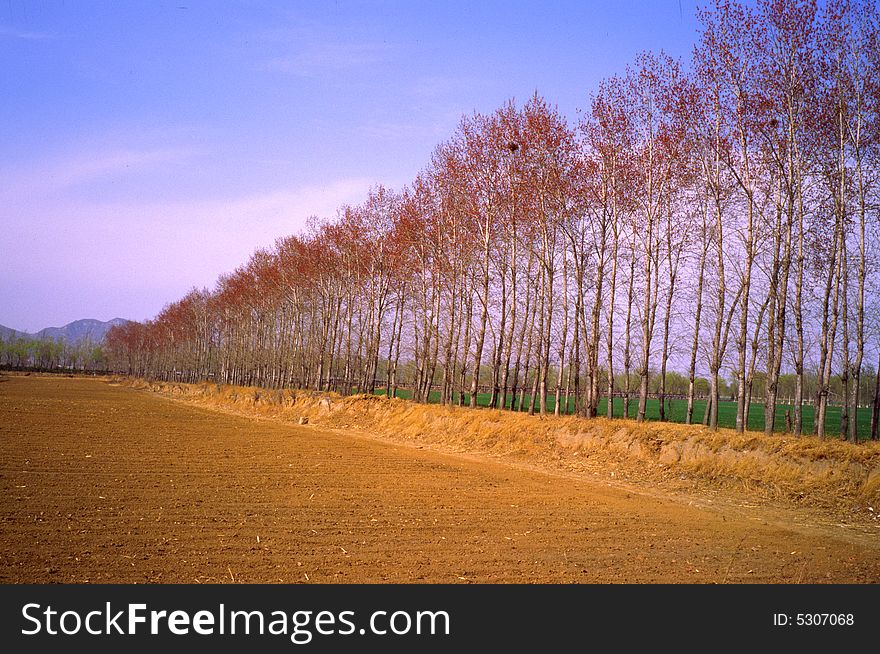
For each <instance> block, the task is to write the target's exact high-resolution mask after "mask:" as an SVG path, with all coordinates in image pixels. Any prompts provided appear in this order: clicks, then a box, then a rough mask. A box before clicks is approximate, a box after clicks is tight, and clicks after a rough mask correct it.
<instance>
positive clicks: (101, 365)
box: [0, 337, 110, 372]
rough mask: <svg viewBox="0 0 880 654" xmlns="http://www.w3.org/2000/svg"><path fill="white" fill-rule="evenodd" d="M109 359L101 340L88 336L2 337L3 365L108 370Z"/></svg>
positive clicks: (30, 367) (1, 363)
mask: <svg viewBox="0 0 880 654" xmlns="http://www.w3.org/2000/svg"><path fill="white" fill-rule="evenodd" d="M109 365H110V364H109V360H108V358H107V355H106V353H105V352H104V348H103V346H102V345H101V344H100V343H94V342H92V341H90V340H88V339H86V340H82V341H77V342H68V341H65V340H63V339H59V340H55V339H51V338H45V339H38V338H24V337H10V338H7V339H6V340H0V367H2V368H15V369H19V370H45V371H55V370H70V371H86V372H97V371H101V372H105V371H107V370H108V366H109Z"/></svg>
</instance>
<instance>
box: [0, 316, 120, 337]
mask: <svg viewBox="0 0 880 654" xmlns="http://www.w3.org/2000/svg"><path fill="white" fill-rule="evenodd" d="M128 322H130V321H129V320H126V319H125V318H113V319H112V320H107V321H106V322H105V321H102V320H95V319H94V318H83V319H81V320H74V321H73V322H69V323H67V324H66V325H64V326H63V327H45V328H43V329H41V330H40V331H38V332H36V333H34V334H31V333H29V332H22V331H19V330H17V329H12V328H11V327H6V326H4V325H0V340H4V341H6V340H9V339H11V338H30V339H35V340H39V341H42V340H53V341H59V340H63V341H64V342H66V343H79V342H81V341H85V340H90V341H91V342H93V343H100V342H101V341H103V340H104V337H105V336H106V335H107V332H108V331H110V328H111V327H114V326H116V325H124V324H126V323H128Z"/></svg>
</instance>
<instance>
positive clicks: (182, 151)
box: [7, 147, 194, 195]
mask: <svg viewBox="0 0 880 654" xmlns="http://www.w3.org/2000/svg"><path fill="white" fill-rule="evenodd" d="M193 155H194V151H193V150H191V149H187V148H179V147H158V148H143V149H139V148H111V149H106V150H99V151H95V152H89V153H87V154H74V155H65V156H59V157H55V158H53V159H50V160H47V161H42V162H38V163H37V164H34V165H30V166H27V167H25V168H24V169H20V170H18V171H12V172H11V173H10V176H9V177H8V178H7V179H8V180H9V181H10V184H9V186H8V188H10V189H13V188H14V189H17V192H18V193H21V192H24V193H28V192H30V193H39V194H41V195H42V194H47V193H53V192H58V191H64V190H66V189H70V188H74V187H76V186H79V185H82V184H89V183H93V182H101V181H109V180H112V179H115V178H118V177H119V176H122V175H128V174H132V173H138V172H143V171H145V170H152V169H155V168H157V167H158V166H162V165H167V164H169V163H173V162H178V161H183V160H185V159H187V158H189V157H191V156H193Z"/></svg>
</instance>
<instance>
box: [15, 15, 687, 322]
mask: <svg viewBox="0 0 880 654" xmlns="http://www.w3.org/2000/svg"><path fill="white" fill-rule="evenodd" d="M695 9H696V3H695V2H693V1H691V0H653V1H647V2H638V1H635V0H619V1H607V2H606V1H595V2H590V1H582V2H415V1H412V2H348V1H344V0H340V1H338V2H332V1H327V2H257V1H246V0H240V1H238V2H231V1H230V2H195V1H193V0H175V1H174V2H162V1H152V2H134V1H131V2H129V1H126V2H93V1H79V2H72V1H68V2H60V1H50V0H45V1H42V2H40V1H36V0H30V1H23V0H6V1H5V2H2V3H0V61H2V66H0V89H2V94H3V101H2V102H0V254H2V260H3V264H2V268H0V270H2V273H0V324H4V325H6V326H9V327H13V328H15V329H20V330H27V331H36V330H38V329H40V328H42V327H47V326H58V325H61V324H64V323H67V322H70V321H72V320H75V319H78V318H98V319H101V320H108V319H110V318H113V317H117V316H119V317H124V318H131V319H135V320H143V319H147V318H150V317H152V316H154V315H155V314H156V313H157V312H158V311H160V310H161V308H162V306H163V305H164V304H166V303H167V302H170V301H173V300H176V299H178V298H179V297H181V296H182V295H183V294H185V293H186V292H187V290H188V289H190V288H192V287H193V286H199V287H201V286H208V287H212V286H213V284H214V282H215V281H216V279H217V277H218V275H219V274H221V273H223V272H229V271H231V270H233V269H234V268H235V267H236V266H238V265H241V264H243V263H244V262H245V261H246V260H247V258H248V257H249V256H250V254H251V252H253V250H254V249H255V248H257V247H264V246H268V245H271V244H272V242H273V241H274V240H275V238H276V237H279V236H283V235H286V234H290V233H295V232H299V231H301V230H302V228H303V225H304V223H305V220H306V219H307V218H308V217H309V216H310V215H317V216H322V217H330V216H333V215H334V214H335V210H336V208H337V207H339V206H340V205H341V204H343V203H356V202H359V201H360V200H361V199H363V198H364V197H365V195H366V192H367V190H368V188H369V187H370V186H371V185H375V184H379V183H382V184H385V185H386V186H391V187H394V188H399V187H401V186H403V185H405V184H406V183H408V182H409V181H410V180H411V179H412V178H413V177H414V176H415V174H416V173H417V172H418V171H419V170H420V169H421V168H422V167H424V166H425V165H426V164H427V162H428V160H429V157H430V155H431V151H432V150H433V148H434V147H435V146H436V145H437V144H438V143H440V142H441V141H443V140H444V139H446V138H447V137H448V136H450V135H451V133H452V132H453V130H454V129H455V126H456V124H457V122H458V121H459V119H460V117H461V116H462V115H463V114H469V113H472V112H473V111H480V112H491V111H493V110H494V109H496V108H497V107H499V106H500V105H501V104H502V103H503V102H504V101H505V100H507V99H510V98H516V99H517V100H520V101H522V100H525V99H527V98H528V97H529V96H530V95H531V94H532V93H534V92H535V91H537V92H538V93H540V94H541V95H543V96H544V97H545V98H547V99H548V100H549V101H550V102H552V103H555V104H557V105H558V106H559V109H560V110H561V111H562V112H563V113H564V114H565V115H567V116H568V117H569V119H570V120H571V121H572V123H574V121H576V120H577V110H578V109H582V108H585V107H587V106H588V104H589V97H590V93H591V92H592V91H593V90H594V89H595V88H596V87H597V84H598V83H599V81H600V80H601V79H602V78H604V77H606V76H608V75H611V74H614V73H617V72H620V71H622V70H623V69H624V67H625V66H626V64H627V63H629V62H631V61H632V59H633V58H634V57H635V55H636V54H637V53H638V52H640V51H642V50H659V49H665V50H666V51H667V52H669V53H670V54H672V55H673V56H680V57H684V58H687V57H688V55H689V53H690V50H691V47H692V45H693V43H694V41H695V40H696V36H697V22H696V19H695Z"/></svg>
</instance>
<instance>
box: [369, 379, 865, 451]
mask: <svg viewBox="0 0 880 654" xmlns="http://www.w3.org/2000/svg"><path fill="white" fill-rule="evenodd" d="M377 395H385V390H384V389H383V390H380V391H377ZM410 396H411V393H410V391H408V390H404V389H400V390H398V391H397V395H396V397H399V398H402V399H409V398H410ZM490 397H491V396H490V395H489V394H488V393H479V394H477V404H478V405H479V406H487V405H488V404H489V399H490ZM529 398H530V396H529V395H526V396H525V401H524V402H523V410H524V411H525V410H526V409H527V407H528V405H529ZM430 401H431V402H433V403H437V402H439V401H440V393H439V392H438V391H432V392H431V397H430ZM469 401H470V394H468V393H465V403H467V402H469ZM509 403H510V402H509V400H508V404H509ZM555 407H556V400H555V397H554V396H553V394H552V393H551V394H548V396H547V411H549V412H551V413H552V412H553V410H554V408H555ZM638 408H639V401H638V398H637V397H636V398H633V400H632V401H631V402H630V405H629V414H628V415H629V417H630V418H635V417H636V412H637V411H638ZM568 410H569V413H573V412H574V400H569V403H568ZM607 410H608V400H607V398H604V397H603V398H601V399H600V400H599V415H600V416H604V415H605V414H606V412H607ZM705 410H706V400H694V420H693V421H694V423H695V424H701V423H702V420H703V413H704V412H705ZM786 410H789V411H790V412H791V413H792V415H793V414H794V407H793V406H792V405H790V404H778V405H777V409H776V417H775V420H774V425H775V431H777V432H784V431H785V411H786ZM535 411H536V412H537V403H536V405H535ZM803 411H804V433H807V434H812V433H813V422H814V420H815V411H814V409H813V407H812V406H810V405H804V407H803ZM840 412H841V407H840V406H839V405H829V406H828V410H827V413H826V416H825V426H826V429H827V434H828V436H829V437H832V438H833V437H837V436H839V434H840ZM686 414H687V400H678V399H675V400H666V417H667V419H668V420H669V421H670V422H678V423H682V424H684V421H685V415H686ZM858 414H859V423H858V434H859V438H860V439H867V438H870V434H871V409H870V408H868V407H859V410H858ZM645 415H646V418H647V419H648V420H659V419H660V401H659V400H657V399H655V398H649V399H648V406H647V409H646V414H645ZM614 417H616V418H621V417H623V399H622V398H614ZM718 426H719V427H722V428H728V429H733V428H734V427H736V402H730V401H724V400H722V401H721V402H719V403H718ZM749 430H750V431H759V432H763V431H764V405H763V404H761V403H752V405H751V409H750V411H749Z"/></svg>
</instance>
